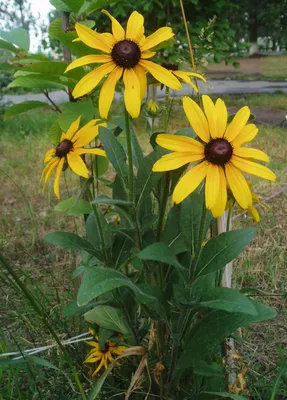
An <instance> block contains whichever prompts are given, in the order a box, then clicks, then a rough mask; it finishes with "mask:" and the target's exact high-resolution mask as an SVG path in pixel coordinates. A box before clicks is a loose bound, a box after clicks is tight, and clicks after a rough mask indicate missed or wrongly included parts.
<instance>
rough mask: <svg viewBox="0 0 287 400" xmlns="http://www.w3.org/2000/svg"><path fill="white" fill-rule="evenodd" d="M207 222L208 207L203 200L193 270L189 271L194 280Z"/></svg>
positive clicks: (192, 264)
mask: <svg viewBox="0 0 287 400" xmlns="http://www.w3.org/2000/svg"><path fill="white" fill-rule="evenodd" d="M205 220H206V207H205V201H204V199H203V201H202V211H201V221H200V229H199V235H198V243H197V249H196V252H195V256H194V258H193V261H192V263H191V269H190V271H189V277H190V278H192V279H193V278H194V274H195V271H196V268H197V265H198V260H199V257H200V254H201V251H202V242H203V236H204V226H205Z"/></svg>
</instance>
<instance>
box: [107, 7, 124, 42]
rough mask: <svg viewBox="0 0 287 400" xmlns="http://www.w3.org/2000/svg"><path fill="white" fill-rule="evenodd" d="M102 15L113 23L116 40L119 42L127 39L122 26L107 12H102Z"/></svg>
mask: <svg viewBox="0 0 287 400" xmlns="http://www.w3.org/2000/svg"><path fill="white" fill-rule="evenodd" d="M102 13H104V14H106V15H107V16H108V17H109V18H110V20H111V21H112V32H113V35H114V37H115V39H116V40H117V41H118V42H119V41H120V40H124V38H125V30H124V28H123V27H122V26H121V24H120V23H119V22H118V21H117V20H116V19H115V18H114V17H113V16H112V15H111V14H110V13H109V12H108V11H106V10H102Z"/></svg>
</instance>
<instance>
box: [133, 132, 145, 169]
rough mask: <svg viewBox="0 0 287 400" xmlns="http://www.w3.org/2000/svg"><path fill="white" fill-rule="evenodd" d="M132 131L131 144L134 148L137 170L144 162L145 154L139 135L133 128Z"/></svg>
mask: <svg viewBox="0 0 287 400" xmlns="http://www.w3.org/2000/svg"><path fill="white" fill-rule="evenodd" d="M130 131H131V142H132V147H133V163H134V165H135V167H136V168H139V166H140V165H141V163H142V162H143V160H144V154H143V150H142V148H141V145H140V144H139V141H138V138H137V135H136V133H135V131H134V130H133V127H132V126H131V127H130Z"/></svg>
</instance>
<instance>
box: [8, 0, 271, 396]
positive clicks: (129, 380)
mask: <svg viewBox="0 0 287 400" xmlns="http://www.w3.org/2000/svg"><path fill="white" fill-rule="evenodd" d="M52 3H53V4H54V5H55V4H56V3H57V2H56V1H55V0H54V1H53V2H52ZM100 3H101V5H100V6H99V2H98V1H97V2H85V1H84V0H78V1H76V0H63V1H61V2H60V1H59V4H60V9H59V11H61V12H64V13H67V12H68V13H72V14H71V15H72V16H73V18H72V19H71V24H72V26H71V28H69V29H68V30H66V31H63V30H62V26H61V21H59V20H55V21H53V23H52V24H51V27H50V35H51V36H52V37H53V38H54V39H57V40H59V41H60V42H61V43H62V44H63V45H64V46H65V47H66V48H68V49H69V50H70V51H71V52H72V53H73V54H74V56H75V59H74V60H73V61H71V62H66V61H51V60H48V59H46V58H45V56H42V55H40V56H39V55H38V56H36V55H31V54H29V53H28V52H27V51H26V52H25V49H19V48H18V47H15V44H16V45H17V37H16V39H15V37H14V38H13V40H11V41H12V42H13V44H12V43H10V42H8V41H7V42H5V43H4V45H3V43H2V45H3V46H6V50H8V51H10V52H11V53H13V54H15V57H14V58H13V60H12V63H13V66H14V67H15V68H17V72H16V74H15V79H14V80H13V82H12V83H11V84H10V86H11V87H26V88H31V87H37V88H41V89H42V91H43V93H44V94H45V96H46V97H47V100H48V101H49V103H50V105H47V103H44V102H33V101H28V102H25V103H21V104H18V105H14V106H12V107H10V108H9V109H8V110H7V112H6V114H5V118H6V119H8V118H11V117H13V116H14V115H18V114H21V113H23V112H26V111H29V110H31V109H35V108H39V110H40V108H42V107H49V108H50V109H52V110H53V111H55V122H54V123H53V125H52V127H51V130H50V138H51V140H52V142H53V148H51V149H50V150H49V151H48V152H47V153H46V155H45V157H44V163H45V167H44V170H43V174H42V177H41V182H42V183H43V189H45V188H46V185H47V184H48V183H49V181H50V180H51V178H52V176H53V174H54V187H53V189H54V193H55V195H56V197H57V198H58V199H60V197H61V192H60V188H61V184H62V183H61V176H62V175H63V174H65V171H66V170H67V169H71V170H72V171H73V172H74V173H75V174H76V175H79V176H80V179H79V185H78V187H77V188H75V189H74V196H73V198H70V199H64V200H63V201H62V202H61V203H59V204H58V206H57V208H58V210H59V209H62V210H63V211H65V212H66V213H67V217H68V215H83V218H84V221H85V234H84V235H83V236H81V235H79V234H75V233H72V232H61V231H60V232H54V233H49V234H48V235H46V236H45V241H46V242H47V243H49V244H51V245H56V246H61V247H63V248H65V249H71V250H76V251H79V252H80V254H81V260H80V262H79V264H78V265H77V268H76V269H75V271H74V273H73V275H72V279H74V280H77V281H78V283H79V290H78V293H77V303H76V304H75V303H74V304H73V308H74V313H75V314H76V313H79V314H81V315H82V316H83V318H84V319H85V321H86V322H87V326H89V327H90V329H91V330H90V333H91V335H92V339H91V341H90V342H89V344H90V345H91V346H92V347H93V348H92V350H91V351H90V352H89V353H88V351H87V353H88V354H87V357H86V359H85V360H84V359H83V362H84V361H85V365H86V364H88V365H94V368H93V371H92V373H91V375H93V376H94V377H95V381H94V382H93V381H92V379H91V386H90V387H89V394H88V396H89V399H94V398H107V397H108V398H111V397H113V396H121V398H125V399H128V398H133V399H144V398H148V399H157V398H160V399H171V398H174V399H201V400H204V399H207V400H208V399H217V398H224V397H225V398H231V399H238V400H239V399H243V398H244V397H243V396H241V395H240V393H242V392H243V391H244V390H245V387H244V385H240V382H241V381H240V379H237V378H238V377H237V373H236V371H235V379H231V378H230V376H232V373H233V374H234V371H230V368H232V367H233V366H232V365H231V364H230V363H229V362H228V360H229V359H230V349H229V348H228V342H227V339H228V338H230V337H231V335H232V334H233V333H235V332H236V330H237V329H239V328H240V327H244V326H247V325H249V324H251V323H254V322H259V321H263V320H268V319H270V318H274V317H275V315H276V313H275V312H274V311H273V310H272V309H270V308H268V307H267V306H265V305H264V304H262V303H260V302H258V301H254V300H253V299H252V298H250V297H248V296H247V295H246V294H244V293H242V292H240V291H239V290H235V289H232V288H231V287H230V285H228V284H227V282H228V279H227V278H226V274H227V270H226V265H227V264H228V263H230V262H232V260H234V259H235V258H236V257H237V256H238V255H239V254H240V253H241V252H242V251H243V250H244V248H245V247H246V246H247V245H248V244H249V243H250V242H251V241H252V239H253V237H254V235H255V229H252V228H248V229H240V230H230V224H229V223H227V226H225V227H223V221H224V215H225V213H226V211H225V210H227V213H228V222H230V218H231V214H232V211H233V209H234V207H236V204H238V205H239V207H240V208H241V209H242V210H249V211H250V212H252V213H253V215H254V216H255V218H256V219H257V220H258V218H259V217H258V213H257V214H256V213H255V212H254V204H253V203H254V201H255V202H256V201H258V197H256V195H255V194H254V193H252V191H251V187H250V184H249V183H248V182H247V181H246V178H245V176H244V175H243V173H247V174H251V175H255V176H258V177H261V178H263V179H267V180H270V181H274V180H275V179H276V177H275V174H274V173H273V172H272V171H271V170H270V169H268V168H267V167H266V166H265V165H263V164H262V162H265V163H266V162H268V161H269V158H268V156H267V155H266V154H265V153H264V152H262V151H261V150H259V149H254V148H250V147H245V145H246V144H247V143H250V142H251V141H252V140H253V139H254V137H255V136H256V135H257V134H258V129H257V127H256V126H255V124H254V123H253V121H252V119H253V116H252V115H251V114H250V109H249V107H247V106H244V107H242V108H241V109H240V110H239V111H238V112H237V113H236V114H235V115H230V116H228V113H227V109H226V105H225V103H224V101H223V100H221V99H217V101H216V102H213V101H212V100H211V98H210V97H209V96H200V93H199V86H198V79H199V80H205V79H204V78H203V77H202V76H201V75H199V74H198V73H197V72H196V70H194V71H193V72H188V71H182V70H181V69H178V68H173V67H172V65H171V64H167V65H160V64H158V63H157V62H154V57H155V56H156V52H157V50H158V48H159V47H158V46H162V44H163V43H165V42H166V41H169V40H171V39H172V38H173V36H174V32H173V30H172V29H171V27H169V26H165V27H158V28H157V29H155V31H154V32H153V33H151V34H150V35H146V32H145V26H144V17H143V15H141V14H140V13H138V12H137V11H133V12H132V13H131V15H130V16H129V18H128V19H127V24H126V28H125V29H124V28H123V26H122V25H121V24H120V23H119V22H118V20H117V19H115V18H114V17H113V16H112V15H111V14H110V13H109V12H108V11H106V10H103V13H104V14H105V16H106V17H108V18H109V20H110V23H111V30H109V31H108V32H100V31H98V30H97V31H96V30H93V27H94V25H95V22H94V21H93V20H90V19H88V15H89V14H90V13H91V12H92V11H94V10H95V9H96V8H101V7H102V2H100ZM57 4H58V3H57ZM181 6H182V8H183V5H182V2H181ZM61 7H62V8H63V9H61ZM73 21H77V22H75V24H73ZM184 21H185V24H186V19H185V18H184ZM187 25H188V24H186V26H187ZM191 39H192V37H191ZM189 49H190V51H191V46H189ZM190 55H191V58H192V60H193V53H192V51H191V53H190ZM183 82H184V83H187V84H188V85H189V87H190V91H191V93H195V92H198V93H197V97H196V100H197V101H195V100H194V99H192V98H191V97H187V96H186V97H184V98H183V108H184V111H185V114H186V117H187V119H188V122H189V125H188V126H187V127H186V128H184V129H182V130H180V131H177V132H170V126H169V115H170V109H171V107H172V99H171V92H170V89H173V90H180V89H181V88H182V83H183ZM148 84H150V85H154V84H161V85H162V87H163V88H164V89H165V100H164V106H163V107H161V106H159V105H157V104H156V103H155V99H153V101H148V102H147V101H146V92H147V86H148ZM51 88H59V89H63V90H66V91H67V93H68V94H69V99H70V101H69V102H68V103H67V104H65V105H64V106H61V105H58V104H56V103H55V102H53V100H52V99H51V97H50V96H49V90H50V89H51ZM117 88H120V89H121V91H122V97H120V99H119V105H118V108H120V110H121V115H120V116H118V115H117V116H115V115H114V112H113V108H112V103H113V101H114V96H115V91H116V89H117ZM194 89H195V90H194ZM140 114H142V116H144V115H145V117H146V119H147V124H146V126H147V127H148V129H147V132H146V139H147V140H148V141H149V144H150V147H149V150H148V151H147V152H144V151H143V146H142V145H141V143H140V142H139V140H138V137H137V134H136V132H135V130H134V127H133V120H134V119H136V118H138V117H139V116H140ZM160 114H161V115H163V117H164V126H163V129H162V130H161V131H160V132H158V131H157V130H156V128H155V126H156V124H155V123H154V121H155V120H156V118H157V117H158V116H159V115H160ZM254 160H257V161H259V162H254ZM1 260H2V259H1ZM2 262H4V261H3V260H2ZM5 267H6V268H9V266H8V264H7V263H5ZM9 271H10V270H9ZM17 284H18V285H19V287H20V288H21V289H22V290H23V291H25V290H26V289H25V287H23V285H22V284H21V282H17ZM31 301H32V300H31ZM34 307H35V309H36V310H38V311H39V309H38V308H37V307H38V306H37V304H34ZM39 312H40V311H39ZM53 332H54V331H53V329H51V334H52V335H53V337H55V335H54V333H53ZM57 343H58V342H57ZM58 344H59V346H60V347H61V343H58ZM62 347H63V346H62ZM62 347H61V349H62ZM62 350H63V349H62ZM231 358H232V357H231ZM71 368H73V365H72V363H71ZM74 377H75V381H76V383H77V385H78V388H79V391H80V394H81V396H82V398H83V399H86V398H87V396H86V392H85V390H84V389H83V384H82V383H81V381H80V380H79V377H78V375H77V374H76V373H75V374H74ZM246 394H248V392H246Z"/></svg>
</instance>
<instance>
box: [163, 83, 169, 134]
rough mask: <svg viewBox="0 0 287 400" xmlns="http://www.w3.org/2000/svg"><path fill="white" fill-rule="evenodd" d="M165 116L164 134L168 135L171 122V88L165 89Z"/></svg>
mask: <svg viewBox="0 0 287 400" xmlns="http://www.w3.org/2000/svg"><path fill="white" fill-rule="evenodd" d="M164 102H165V116H164V133H167V128H168V120H169V87H167V86H166V87H165V100H164Z"/></svg>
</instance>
